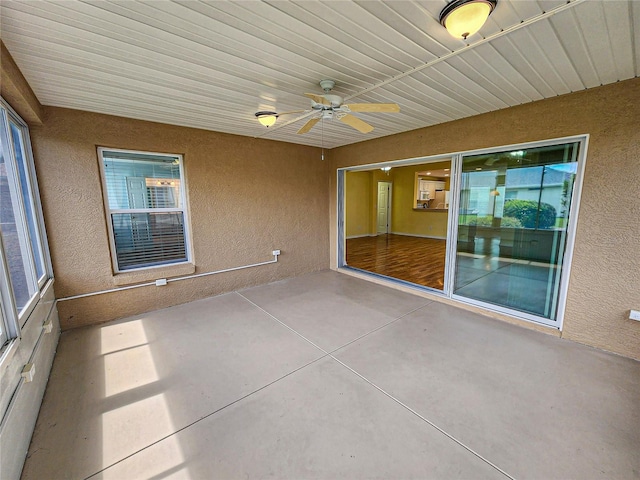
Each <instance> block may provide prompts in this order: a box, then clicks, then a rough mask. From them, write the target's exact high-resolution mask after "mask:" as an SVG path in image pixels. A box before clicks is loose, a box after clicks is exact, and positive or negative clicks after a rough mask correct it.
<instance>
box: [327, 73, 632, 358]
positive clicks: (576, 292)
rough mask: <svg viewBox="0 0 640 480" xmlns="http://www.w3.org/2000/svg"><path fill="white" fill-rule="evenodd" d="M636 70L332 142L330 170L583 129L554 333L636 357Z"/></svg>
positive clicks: (333, 189)
mask: <svg viewBox="0 0 640 480" xmlns="http://www.w3.org/2000/svg"><path fill="white" fill-rule="evenodd" d="M639 98H640V79H638V78H636V79H632V80H628V81H624V82H618V83H615V84H611V85H606V86H604V87H599V88H594V89H590V90H586V91H582V92H578V93H573V94H568V95H563V96H559V97H556V98H552V99H547V100H542V101H538V102H534V103H529V104H525V105H520V106H517V107H512V108H508V109H504V110H499V111H496V112H491V113H487V114H483V115H477V116H475V117H470V118H465V119H462V120H457V121H454V122H449V123H446V124H441V125H436V126H433V127H428V128H423V129H419V130H414V131H411V132H407V133H403V134H399V135H393V136H389V137H383V138H379V139H374V140H370V141H367V142H361V143H356V144H352V145H347V146H345V147H341V148H337V149H333V150H332V155H331V160H332V167H333V170H334V173H332V175H331V180H332V186H331V192H332V193H331V195H330V201H331V207H330V212H331V222H330V228H331V242H330V246H331V248H332V251H331V263H332V268H336V264H337V259H336V249H335V245H337V237H336V235H337V233H336V224H337V223H336V194H335V192H336V175H335V169H337V168H342V167H349V166H357V165H365V164H370V163H378V162H385V161H391V160H400V159H406V158H416V157H421V156H431V155H441V154H447V153H454V152H460V151H467V150H474V149H480V148H489V147H497V146H504V145H511V144H517V143H524V142H534V141H539V140H547V139H554V138H561V137H567V136H572V135H580V134H589V136H590V137H589V147H588V154H587V160H586V168H585V176H584V182H583V186H582V199H581V203H580V210H579V217H578V225H577V231H576V238H575V247H574V252H573V262H572V267H571V276H570V282H569V291H568V295H567V305H566V309H565V319H564V326H563V331H562V336H563V337H565V338H569V339H572V340H575V341H578V342H581V343H585V344H588V345H592V346H594V347H598V348H603V349H605V350H609V351H612V352H616V353H619V354H621V355H625V356H628V357H632V358H636V359H640V322H637V321H633V320H629V318H628V315H629V309H636V310H638V309H640V275H638V272H640V255H638V252H640V235H639V234H638V218H639V215H640V166H639V163H638V159H639V158H640V128H638V125H640V108H638V99H639Z"/></svg>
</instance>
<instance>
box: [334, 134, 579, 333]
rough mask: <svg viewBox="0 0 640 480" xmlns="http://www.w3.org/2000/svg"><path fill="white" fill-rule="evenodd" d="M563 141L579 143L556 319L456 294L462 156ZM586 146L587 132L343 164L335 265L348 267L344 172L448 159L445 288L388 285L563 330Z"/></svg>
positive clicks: (338, 173) (390, 282)
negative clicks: (414, 290) (355, 163)
mask: <svg viewBox="0 0 640 480" xmlns="http://www.w3.org/2000/svg"><path fill="white" fill-rule="evenodd" d="M566 143H577V144H578V155H577V163H578V165H577V170H576V177H575V182H574V185H573V192H572V195H571V202H570V204H569V221H568V224H567V231H566V234H567V238H566V245H565V249H564V260H563V264H562V271H561V276H560V285H559V295H558V303H557V316H556V319H555V320H550V319H548V318H545V317H540V316H537V315H533V314H529V313H526V312H522V311H518V310H514V309H511V308H507V307H502V306H499V305H495V304H490V303H486V302H482V301H479V300H474V299H471V298H468V297H464V296H461V295H456V294H454V293H453V291H454V282H455V275H456V255H457V243H458V212H459V207H460V188H461V181H462V162H463V158H464V157H467V156H473V155H481V154H487V153H500V152H506V151H513V150H519V149H523V150H524V149H530V148H537V147H544V146H551V145H560V144H566ZM588 145H589V135H588V134H582V135H574V136H569V137H560V138H554V139H548V140H542V141H536V142H526V143H517V144H511V145H501V146H496V147H489V148H482V149H476V150H467V151H460V152H454V153H449V154H445V155H433V156H426V157H415V158H410V159H404V160H396V161H390V162H379V163H374V164H367V165H358V166H353V167H342V168H338V169H337V212H336V213H337V221H338V225H337V242H338V245H337V246H338V248H337V263H336V264H337V266H338V268H339V269H340V268H351V267H349V266H348V265H347V264H346V238H345V194H346V192H345V173H346V172H348V171H362V170H372V169H375V168H382V167H400V166H408V165H415V164H419V163H431V162H441V161H447V160H451V176H450V192H451V195H450V198H451V200H450V203H449V212H448V230H447V240H446V242H447V243H446V264H445V273H444V288H443V290H436V289H433V288H429V287H422V286H420V285H417V284H410V283H408V282H405V281H402V280H397V281H392V280H388V281H389V284H390V285H393V284H397V283H400V284H403V285H408V286H410V287H412V288H415V289H416V290H419V291H424V292H426V293H430V294H433V295H437V296H440V297H443V298H448V299H451V300H455V301H457V302H460V303H464V304H468V305H473V306H477V307H480V308H482V309H484V310H488V311H493V312H496V313H500V314H504V315H508V316H510V317H513V318H517V319H520V320H525V321H528V322H533V323H537V324H542V325H546V326H549V327H552V328H555V329H558V330H562V327H563V322H564V314H565V307H566V300H567V292H568V287H569V277H570V273H571V264H572V260H573V250H574V246H575V236H576V229H577V225H578V216H579V206H580V198H581V196H582V185H583V181H584V170H585V164H586V160H587V150H588ZM354 270H357V271H361V272H363V273H364V274H367V275H371V276H375V277H378V278H383V279H386V278H388V277H383V276H381V275H377V274H374V273H369V272H365V271H363V270H359V269H354Z"/></svg>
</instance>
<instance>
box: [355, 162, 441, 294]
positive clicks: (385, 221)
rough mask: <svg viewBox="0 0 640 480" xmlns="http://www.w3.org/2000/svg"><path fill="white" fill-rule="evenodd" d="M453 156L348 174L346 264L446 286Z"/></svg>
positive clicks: (420, 283) (437, 287) (430, 285)
mask: <svg viewBox="0 0 640 480" xmlns="http://www.w3.org/2000/svg"><path fill="white" fill-rule="evenodd" d="M450 172H451V160H446V161H435V162H429V163H420V164H412V165H395V166H392V165H390V166H385V167H383V168H374V169H370V170H353V171H346V172H345V174H344V219H345V224H344V237H345V260H346V261H345V263H346V265H347V266H349V267H353V268H358V269H360V270H366V271H368V272H371V273H375V274H377V275H382V276H385V277H390V278H393V279H395V280H400V281H403V282H408V283H412V284H416V285H420V286H423V287H428V288H432V289H436V290H444V275H445V263H446V247H447V232H448V218H449V215H448V211H449V189H450V182H449V180H450Z"/></svg>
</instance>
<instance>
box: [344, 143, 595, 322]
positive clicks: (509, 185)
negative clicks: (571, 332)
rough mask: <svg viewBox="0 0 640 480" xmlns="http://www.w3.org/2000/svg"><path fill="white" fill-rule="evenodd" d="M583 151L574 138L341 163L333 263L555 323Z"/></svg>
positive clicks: (560, 308)
mask: <svg viewBox="0 0 640 480" xmlns="http://www.w3.org/2000/svg"><path fill="white" fill-rule="evenodd" d="M585 153H586V137H574V138H572V139H571V140H559V141H555V142H554V141H547V142H538V143H535V144H527V145H521V146H519V147H518V148H511V149H500V148H495V149H491V150H490V149H486V150H482V151H476V152H468V153H460V154H456V155H455V156H453V159H452V157H449V158H448V159H446V160H445V159H444V158H443V157H439V158H422V159H418V161H416V160H404V161H399V162H390V163H388V164H382V165H380V164H377V165H372V166H360V167H355V168H352V169H344V170H341V171H339V177H338V178H339V182H338V185H339V198H340V199H341V200H340V206H339V216H340V219H341V221H342V222H343V223H342V225H339V228H338V231H339V235H340V237H339V238H340V242H339V245H340V247H341V248H339V252H340V254H339V255H340V256H339V258H338V265H339V266H341V267H350V268H354V269H358V270H363V271H366V272H369V273H372V274H375V275H381V276H385V277H389V278H392V279H394V280H399V281H401V282H404V283H410V284H413V285H415V286H416V287H418V288H426V289H428V290H430V291H431V292H432V293H436V294H440V295H442V296H445V297H448V298H454V299H456V300H460V301H462V302H465V303H470V304H474V305H478V306H481V307H483V308H487V309H490V310H494V311H498V312H501V313H506V314H508V315H512V316H515V317H518V318H521V319H526V320H531V321H535V322H539V323H543V324H547V325H551V326H554V327H557V328H560V327H561V322H562V315H563V311H564V292H566V288H567V284H568V268H569V264H570V258H571V248H572V240H571V239H572V236H573V232H574V230H575V225H576V214H577V198H576V197H577V193H576V192H578V191H579V188H578V186H579V184H580V182H581V180H580V178H581V175H582V174H581V172H582V169H583V163H584V160H583V159H584V156H585ZM380 188H383V189H384V191H385V192H387V193H388V195H386V196H383V197H380ZM391 192H393V194H391ZM381 198H383V199H384V201H382V200H381ZM381 206H384V207H386V208H387V210H386V214H385V215H381ZM381 218H382V219H383V220H385V221H384V222H382V223H381V221H380V219H381ZM382 224H384V225H383V226H384V227H385V228H381V227H380V225H382Z"/></svg>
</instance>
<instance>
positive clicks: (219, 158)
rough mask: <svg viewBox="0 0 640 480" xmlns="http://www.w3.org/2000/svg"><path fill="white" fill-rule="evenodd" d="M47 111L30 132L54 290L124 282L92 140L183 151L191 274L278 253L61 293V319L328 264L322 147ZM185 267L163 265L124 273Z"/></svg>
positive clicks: (164, 303)
mask: <svg viewBox="0 0 640 480" xmlns="http://www.w3.org/2000/svg"><path fill="white" fill-rule="evenodd" d="M45 113H46V120H45V122H44V124H43V125H42V126H36V127H32V128H31V137H32V143H33V149H34V156H35V161H36V169H37V174H38V181H39V184H40V191H41V197H42V204H43V209H44V214H45V221H46V226H47V232H48V236H49V244H50V249H51V256H52V261H53V268H54V273H55V277H56V294H57V296H58V298H63V297H69V296H74V295H79V294H83V293H88V292H95V291H102V290H108V289H112V288H116V287H118V286H121V285H122V284H123V283H127V282H126V281H125V282H123V281H122V278H118V277H117V276H115V275H114V274H113V271H112V266H111V257H110V253H109V240H108V234H107V226H106V220H105V212H104V205H103V200H102V187H101V182H100V173H99V164H98V158H97V151H96V148H97V147H98V146H104V147H110V148H123V149H131V150H142V151H150V152H165V153H180V154H183V155H184V166H185V177H186V187H187V196H188V203H189V215H190V225H191V243H192V245H193V250H192V253H193V263H194V265H195V273H202V272H209V271H216V270H221V269H226V268H231V267H237V266H241V265H247V264H253V263H258V262H264V261H268V260H272V259H273V257H272V255H271V252H272V250H274V249H280V250H281V251H282V255H281V256H280V258H279V261H278V263H276V264H272V265H266V266H261V267H256V268H251V269H246V270H241V271H236V272H230V273H224V274H219V275H212V276H208V277H201V278H196V279H191V280H184V281H180V282H172V283H169V284H168V285H167V286H165V287H155V286H151V287H142V288H137V289H132V290H126V291H121V292H117V293H109V294H104V295H98V296H94V297H88V298H83V299H77V300H69V301H62V302H59V303H58V308H59V312H60V323H61V325H62V327H63V328H71V327H77V326H81V325H87V324H94V323H98V322H102V321H107V320H112V319H116V318H122V317H126V316H130V315H134V314H138V313H142V312H146V311H151V310H155V309H159V308H164V307H168V306H171V305H176V304H179V303H184V302H189V301H191V300H196V299H199V298H204V297H207V296H211V295H216V294H220V293H223V292H228V291H231V290H235V289H240V288H244V287H248V286H252V285H257V284H262V283H266V282H270V281H274V280H279V279H283V278H288V277H292V276H296V275H299V274H302V273H306V272H310V271H315V270H320V269H324V268H328V267H329V243H328V242H329V225H328V222H329V216H328V214H327V205H328V204H329V198H328V193H329V165H328V162H327V161H322V160H321V159H320V150H319V149H316V148H312V147H305V146H300V145H293V144H287V143H283V142H274V141H267V140H258V139H252V138H247V137H239V136H233V135H227V134H222V133H216V132H209V131H204V130H196V129H190V128H184V127H176V126H169V125H162V124H156V123H150V122H144V121H139V120H133V119H126V118H120V117H113V116H107V115H99V114H94V113H89V112H81V111H76V110H67V109H59V108H50V107H49V108H46V110H45ZM193 270H194V268H193V267H191V268H189V266H186V270H185V266H182V267H170V268H167V269H162V270H160V271H158V272H153V273H151V274H149V275H143V276H138V277H136V276H134V277H133V278H131V280H130V281H131V282H132V283H136V282H141V281H148V280H153V279H155V278H163V277H171V276H175V275H184V274H188V273H190V272H192V271H193ZM156 273H157V274H156ZM125 280H126V279H125Z"/></svg>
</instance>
